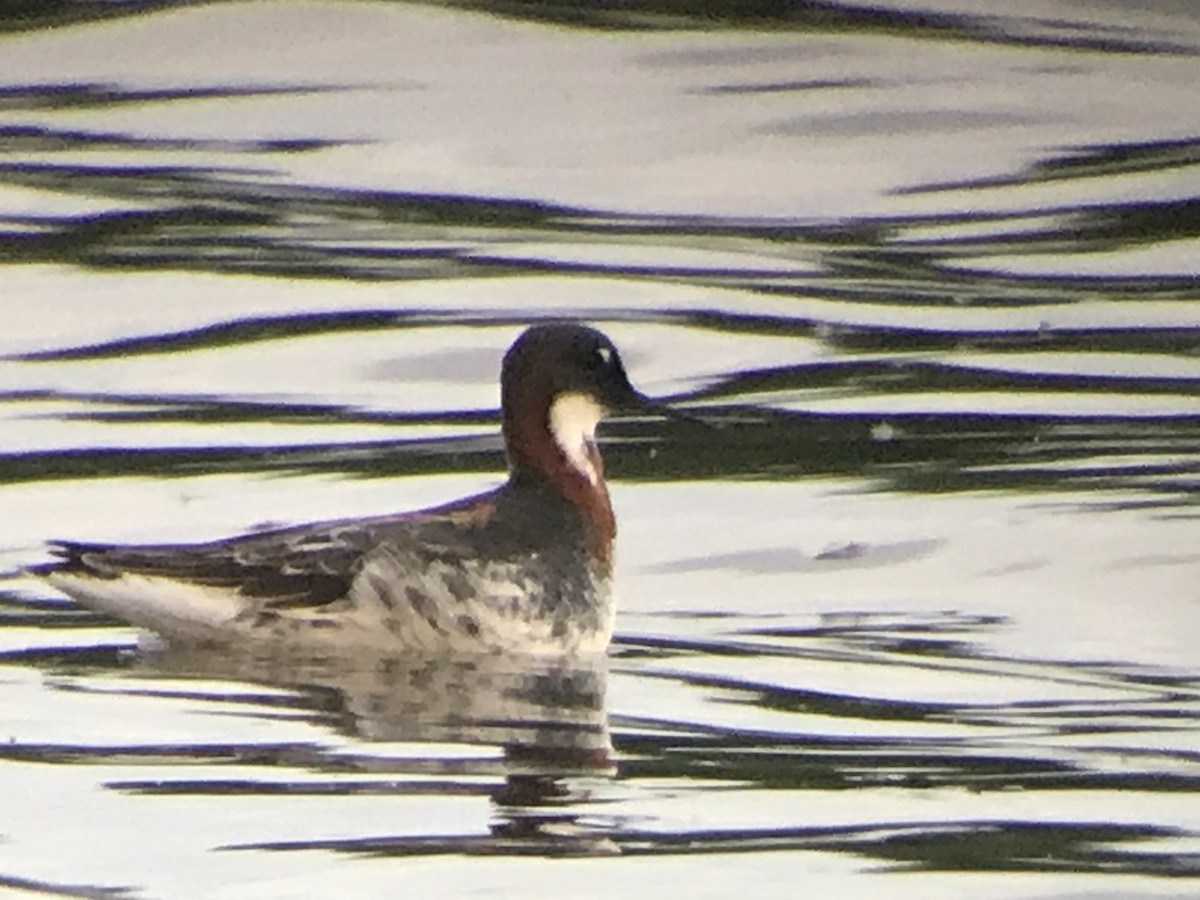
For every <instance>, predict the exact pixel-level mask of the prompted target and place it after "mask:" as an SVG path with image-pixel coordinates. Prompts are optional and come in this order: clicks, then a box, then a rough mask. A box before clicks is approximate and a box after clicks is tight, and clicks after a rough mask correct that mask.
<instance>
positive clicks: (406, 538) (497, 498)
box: [34, 324, 656, 654]
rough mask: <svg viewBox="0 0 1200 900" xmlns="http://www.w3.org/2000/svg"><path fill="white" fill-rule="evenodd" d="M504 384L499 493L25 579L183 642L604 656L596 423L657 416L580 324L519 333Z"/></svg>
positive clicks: (604, 556)
mask: <svg viewBox="0 0 1200 900" xmlns="http://www.w3.org/2000/svg"><path fill="white" fill-rule="evenodd" d="M500 382H501V408H502V417H503V434H504V443H505V446H506V448H507V453H508V463H509V475H508V480H507V481H506V482H505V483H504V484H503V485H501V486H500V487H498V488H496V489H495V490H492V491H489V492H487V493H483V494H479V495H476V496H473V497H467V498H465V499H463V500H458V501H455V502H453V503H448V504H446V505H444V506H438V507H434V508H431V509H426V510H420V511H417V512H411V513H404V514H399V515H391V516H382V517H376V518H367V519H353V520H341V521H334V522H322V523H318V524H313V525H301V526H296V527H291V528H283V529H279V530H272V531H265V532H258V533H251V534H246V535H241V536H238V537H233V538H229V539H225V540H219V541H213V542H210V543H202V544H187V545H170V546H168V545H157V546H153V545H152V546H113V545H102V544H80V543H72V542H66V541H63V542H55V543H54V544H52V545H51V546H52V550H53V552H54V553H55V555H56V557H57V559H55V560H54V561H53V562H51V563H47V564H45V565H42V566H39V567H35V569H34V571H35V573H36V574H38V575H41V576H43V577H45V578H46V579H47V580H48V581H49V582H50V583H51V584H52V585H53V586H54V587H56V588H58V589H59V590H61V591H63V592H64V593H65V594H67V595H69V596H71V597H73V598H74V599H76V600H78V601H79V602H80V603H82V604H84V605H85V606H89V607H91V608H93V609H96V610H99V611H102V612H105V613H109V614H111V615H113V616H116V617H117V618H120V619H123V620H125V621H127V622H129V623H131V624H133V625H137V626H139V627H142V628H148V629H150V630H151V631H154V632H157V633H158V634H159V635H161V636H162V637H164V638H166V639H167V640H168V641H174V642H179V643H198V642H199V643H212V642H216V643H252V644H257V645H264V646H266V645H278V646H280V647H288V646H294V647H299V648H309V647H317V648H320V647H323V646H340V647H357V646H364V647H367V646H369V647H374V648H385V649H397V650H410V649H411V650H418V651H422V652H432V653H446V652H460V651H461V652H469V651H473V650H474V651H483V652H488V651H514V652H532V653H547V652H549V653H559V654H584V653H599V652H602V651H603V650H604V649H605V648H606V647H607V645H608V642H609V639H610V638H611V636H612V629H613V619H614V612H615V610H614V603H613V597H612V586H611V578H612V554H613V539H614V537H615V536H616V521H615V519H614V518H613V511H612V506H611V505H610V503H609V498H608V489H607V488H606V486H605V483H604V473H603V465H602V462H601V459H600V453H599V451H598V450H597V448H596V443H595V428H596V425H597V424H598V423H599V421H600V419H601V418H602V416H603V415H604V414H605V413H606V412H609V411H635V410H650V409H655V408H656V407H654V406H653V405H652V404H651V403H650V401H648V400H647V399H646V398H645V397H643V396H642V395H641V394H639V393H638V392H637V391H636V390H634V388H633V387H632V386H631V385H630V383H629V379H628V377H627V376H626V374H625V369H624V366H623V365H622V363H621V358H620V356H618V354H617V350H616V348H615V347H614V346H613V344H612V342H611V341H609V339H608V338H607V337H605V336H604V335H603V334H601V333H600V332H598V331H595V330H594V329H591V328H586V327H583V326H581V325H571V324H554V325H538V326H534V327H532V328H530V329H529V330H527V331H526V332H525V333H524V334H522V335H521V336H520V337H519V338H518V339H517V341H516V343H514V344H513V345H512V347H511V348H510V349H509V351H508V353H507V354H506V355H505V357H504V364H503V370H502V373H501V378H500Z"/></svg>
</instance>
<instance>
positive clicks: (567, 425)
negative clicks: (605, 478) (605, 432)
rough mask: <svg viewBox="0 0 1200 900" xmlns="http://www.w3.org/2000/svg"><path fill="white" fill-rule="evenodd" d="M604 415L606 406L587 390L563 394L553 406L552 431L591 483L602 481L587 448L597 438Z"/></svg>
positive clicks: (563, 450)
mask: <svg viewBox="0 0 1200 900" xmlns="http://www.w3.org/2000/svg"><path fill="white" fill-rule="evenodd" d="M603 417H604V408H603V407H602V406H600V404H599V403H597V402H596V401H595V399H593V398H592V397H589V396H588V395H587V394H562V395H561V396H559V397H558V398H557V399H555V401H554V403H553V404H552V405H551V406H550V433H551V434H553V435H554V442H555V443H556V444H558V446H559V447H560V448H561V449H562V452H563V455H565V456H566V458H567V462H569V463H570V464H571V465H572V466H573V467H574V468H576V469H577V470H578V471H580V472H582V473H583V475H584V477H586V478H587V479H588V481H590V482H591V483H592V484H599V483H600V473H599V472H597V471H596V467H595V466H594V465H592V458H591V456H590V454H589V453H588V450H589V448H590V447H591V446H593V445H594V444H595V442H596V426H597V425H599V424H600V420H601V419H602V418H603Z"/></svg>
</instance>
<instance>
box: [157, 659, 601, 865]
mask: <svg viewBox="0 0 1200 900" xmlns="http://www.w3.org/2000/svg"><path fill="white" fill-rule="evenodd" d="M140 659H141V666H142V667H144V668H146V669H149V670H150V671H152V672H153V673H154V674H156V675H164V674H165V675H171V676H185V677H204V678H221V679H236V680H237V681H241V682H251V683H255V684H259V685H270V686H274V687H280V688H286V689H288V694H287V695H285V697H283V698H280V699H279V701H278V702H279V703H280V704H288V705H290V706H291V708H292V709H293V710H294V708H295V706H296V705H297V703H299V704H300V705H301V706H302V707H304V708H305V709H307V710H309V711H312V712H316V713H318V714H319V719H320V720H321V721H322V722H327V723H332V724H334V726H335V727H336V728H337V730H339V731H341V732H343V733H345V734H347V735H349V736H351V737H353V738H357V739H359V740H362V741H369V742H384V741H386V742H403V743H405V744H410V745H412V744H416V745H428V749H429V753H428V754H427V755H421V754H418V755H417V756H416V757H412V756H408V755H407V754H406V756H405V757H404V758H403V759H381V758H380V757H376V756H371V755H369V754H368V755H365V756H358V755H355V756H354V757H353V759H346V758H339V759H337V760H336V761H335V760H330V759H329V758H328V757H326V758H324V759H323V760H321V761H317V760H313V762H316V763H317V764H318V766H319V767H320V768H322V769H337V770H345V769H347V768H349V769H351V770H353V771H357V772H367V771H370V772H374V773H378V772H380V771H388V772H390V773H392V774H395V773H396V772H397V771H403V772H406V773H410V774H411V773H421V774H423V775H428V774H433V773H437V774H441V775H450V776H451V780H449V781H444V782H441V784H443V785H444V786H445V788H446V793H448V794H451V793H462V792H463V790H464V788H465V789H466V792H468V793H476V792H478V791H477V790H475V788H477V787H478V780H477V777H476V776H479V775H489V776H497V775H499V776H501V780H500V782H499V783H498V784H496V785H494V786H491V787H489V788H488V789H487V790H488V792H489V793H490V795H491V798H492V801H493V804H494V808H495V820H494V821H493V822H492V824H491V827H490V836H487V837H481V836H480V835H478V834H475V835H463V836H453V835H439V836H437V837H430V836H427V835H421V836H411V835H406V836H397V837H385V838H380V837H372V838H364V839H361V840H355V839H353V838H352V839H347V840H335V841H318V842H312V841H304V842H299V841H293V842H289V841H279V842H271V843H264V844H256V845H254V848H255V849H272V850H299V849H326V850H344V851H350V852H370V853H373V854H379V853H384V854H389V853H394V854H411V853H418V854H426V853H438V852H457V853H463V852H469V853H518V854H525V853H533V854H551V855H578V854H584V855H592V854H597V853H611V852H613V851H612V847H611V845H610V844H609V842H608V840H607V839H606V838H605V836H604V835H603V834H602V833H596V830H595V829H594V828H588V827H586V826H584V825H583V824H582V823H581V822H580V821H579V819H580V812H579V807H578V804H579V803H580V802H581V801H585V800H586V799H587V789H586V787H583V786H582V785H586V783H588V782H589V781H591V782H592V783H593V784H594V783H595V782H594V779H595V778H597V777H608V776H611V775H612V774H613V773H614V772H615V766H614V763H613V761H612V742H611V739H610V736H609V730H608V716H607V712H606V710H605V705H604V695H605V684H606V674H607V673H606V667H605V662H604V660H603V659H599V660H595V661H582V662H581V661H579V660H575V659H572V660H570V661H569V662H568V661H562V660H549V661H547V660H541V659H522V658H514V657H512V656H498V655H497V656H474V657H469V658H454V659H446V658H439V659H431V658H420V657H412V656H381V655H378V654H370V653H361V654H356V655H353V656H340V655H339V656H330V655H322V656H319V657H315V656H305V657H298V656H296V655H286V656H284V655H278V654H271V655H266V654H261V653H230V652H229V650H228V649H227V648H222V649H219V650H218V649H210V648H196V647H188V648H181V647H169V648H162V649H157V650H154V651H151V652H144V653H143V654H141V657H140ZM261 701H262V698H259V702H261ZM446 745H458V746H459V747H462V746H464V745H465V746H467V747H473V748H478V749H479V750H481V751H483V750H484V749H485V748H499V749H500V750H501V751H502V752H501V753H500V754H496V753H495V752H494V750H493V751H492V752H490V753H485V752H481V753H478V754H469V755H468V757H467V758H464V757H462V756H461V755H459V754H458V753H449V754H448V753H447V752H446ZM293 759H294V756H293ZM455 775H458V776H470V778H471V780H469V781H468V780H463V781H461V782H457V783H455V782H454V781H453V776H455ZM422 787H423V790H422V791H421V793H424V794H428V793H429V786H428V785H422ZM398 793H404V790H400V791H398ZM243 847H244V848H246V849H250V847H249V846H248V845H243Z"/></svg>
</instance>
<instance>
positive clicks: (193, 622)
mask: <svg viewBox="0 0 1200 900" xmlns="http://www.w3.org/2000/svg"><path fill="white" fill-rule="evenodd" d="M46 580H47V581H48V582H49V583H50V584H51V585H53V586H54V587H56V588H58V589H59V590H60V591H62V592H63V593H64V594H67V595H68V596H70V597H74V598H75V599H77V600H79V601H80V602H81V603H83V604H84V605H85V606H87V607H89V608H91V609H94V610H96V611H97V612H103V613H107V614H109V615H111V616H114V617H116V618H118V619H124V620H125V621H126V622H129V623H130V624H132V625H136V626H138V627H139V628H148V629H150V630H152V631H157V632H159V633H161V634H163V635H166V636H176V637H192V638H204V637H207V636H209V635H211V634H212V633H214V632H216V633H224V632H227V631H228V630H229V629H230V627H231V625H232V623H233V622H234V620H235V619H236V618H237V615H238V613H239V612H241V611H242V610H243V609H244V608H245V603H244V601H243V600H242V599H241V598H240V597H239V596H238V594H237V593H235V592H233V591H228V590H222V589H220V588H210V587H205V586H203V585H198V584H189V583H187V582H184V581H173V580H171V579H169V578H150V577H147V576H144V575H121V576H119V577H116V578H95V577H92V576H88V575H66V574H62V573H55V574H52V575H48V576H47V577H46Z"/></svg>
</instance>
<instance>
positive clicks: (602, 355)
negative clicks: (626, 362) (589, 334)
mask: <svg viewBox="0 0 1200 900" xmlns="http://www.w3.org/2000/svg"><path fill="white" fill-rule="evenodd" d="M612 357H613V352H612V350H610V349H609V348H608V347H597V348H596V352H595V353H593V354H592V366H593V367H594V368H597V369H607V368H608V367H609V366H610V365H612Z"/></svg>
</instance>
